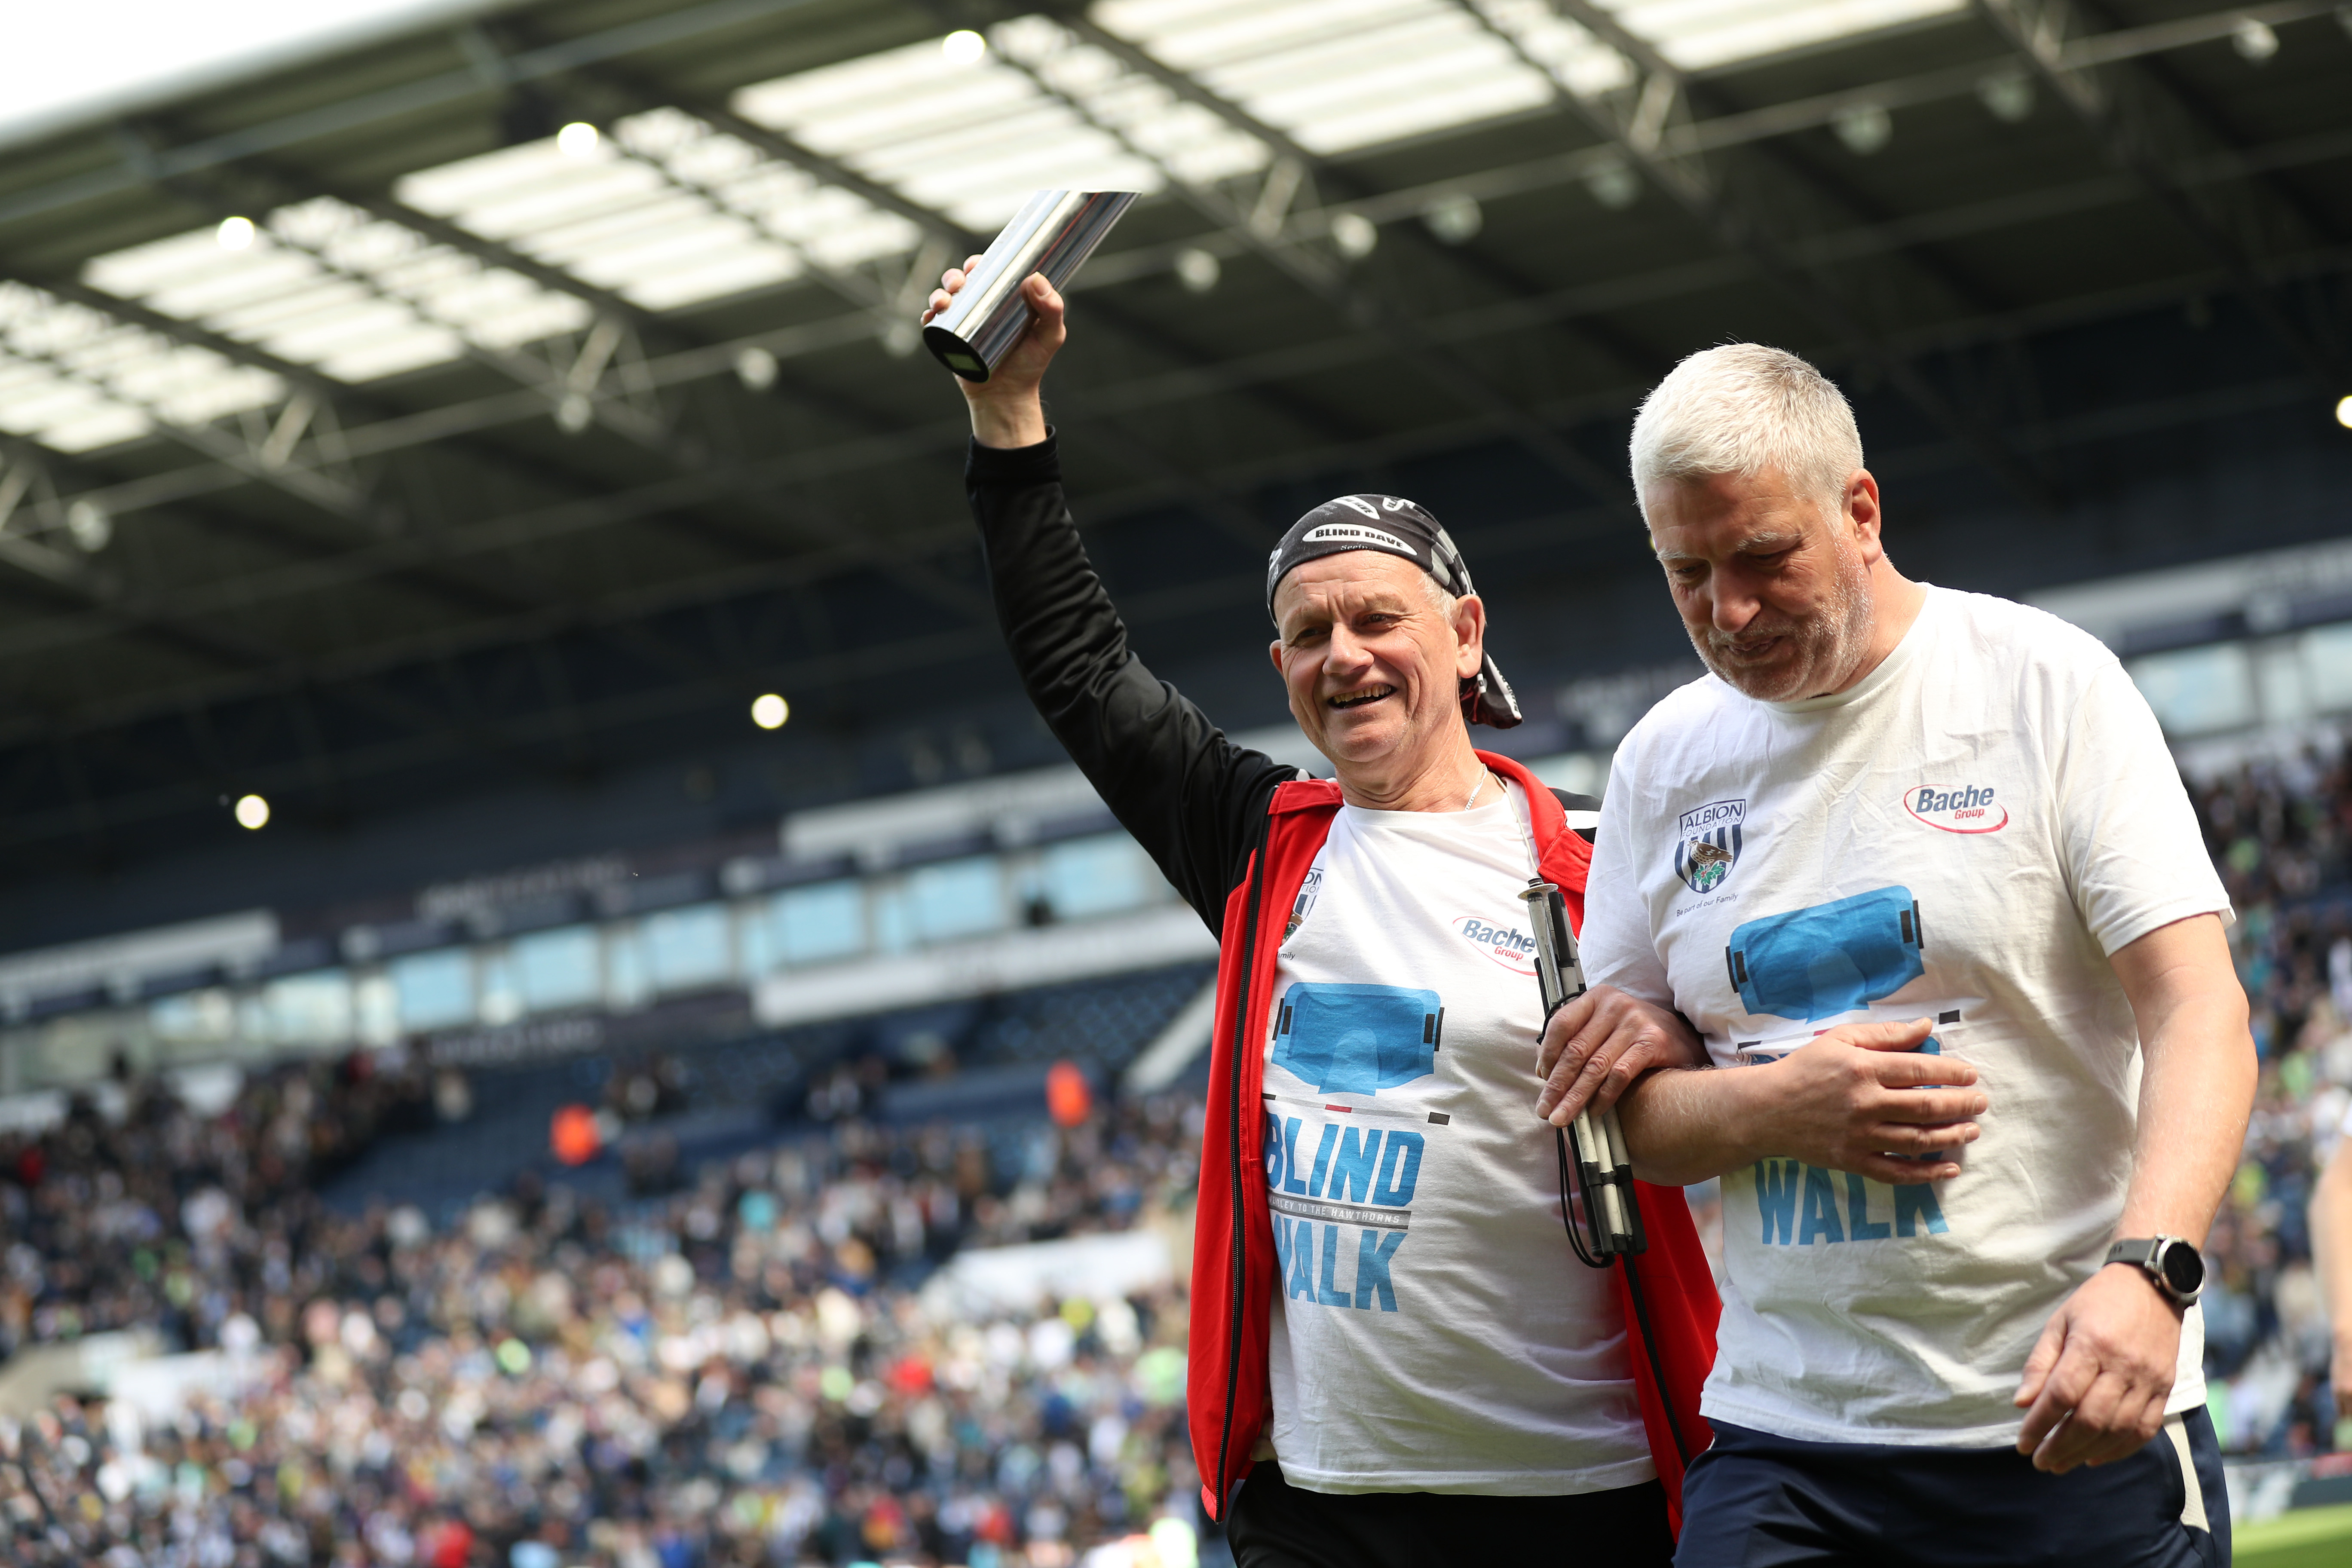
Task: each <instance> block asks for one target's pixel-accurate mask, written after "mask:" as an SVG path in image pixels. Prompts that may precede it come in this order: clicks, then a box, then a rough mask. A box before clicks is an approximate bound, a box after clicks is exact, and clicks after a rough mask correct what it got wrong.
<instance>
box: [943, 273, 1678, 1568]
mask: <svg viewBox="0 0 2352 1568" xmlns="http://www.w3.org/2000/svg"><path fill="white" fill-rule="evenodd" d="M977 259H978V258H974V261H977ZM971 265H973V263H972V262H967V263H966V264H965V266H966V267H967V268H969V267H970V266H971ZM963 281H964V273H963V271H961V270H955V271H950V272H949V273H948V274H947V275H946V276H945V278H943V279H941V282H942V287H941V288H940V290H939V291H938V292H937V293H935V294H934V295H932V297H931V301H930V303H931V309H932V310H934V311H936V310H939V309H940V308H942V307H943V306H945V305H946V304H947V302H948V301H949V300H950V299H951V298H952V297H953V295H954V293H955V291H956V290H957V289H960V288H961V287H962V285H963ZM1024 295H1025V297H1026V299H1027V301H1028V304H1029V307H1030V310H1031V311H1032V312H1033V318H1034V319H1033V321H1032V322H1031V324H1030V326H1029V328H1028V331H1027V334H1026V336H1025V337H1024V338H1023V340H1022V341H1021V342H1020V343H1019V344H1017V345H1016V346H1015V348H1014V349H1013V353H1011V355H1010V356H1009V357H1008V358H1007V359H1006V360H1005V362H1004V363H1003V365H1001V366H1000V367H998V369H997V371H996V372H995V374H992V376H991V377H990V378H989V379H988V381H986V382H985V383H982V384H972V383H970V382H959V383H958V384H959V385H960V386H961V388H962V390H963V393H964V395H965V397H966V398H967V400H968V401H969V404H970V407H971V429H972V446H971V457H970V460H969V466H968V467H967V468H966V480H967V485H968V488H969V491H970V496H971V506H972V513H973V517H974V520H975V521H977V522H978V523H979V526H980V535H981V541H982V546H983V547H984V549H985V551H986V552H987V561H988V573H989V579H990V585H991V587H992V591H993V593H994V595H995V600H996V607H997V614H998V616H999V618H1000V619H1001V620H1002V621H1003V627H1004V638H1005V645H1006V647H1007V649H1008V650H1009V651H1010V652H1011V654H1012V656H1013V663H1014V664H1015V665H1016V666H1017V667H1018V668H1019V669H1020V672H1021V677H1022V679H1023V682H1024V684H1025V685H1026V687H1027V688H1028V690H1029V694H1030V697H1031V699H1032V700H1034V702H1035V704H1036V706H1037V710H1038V712H1039V713H1040V714H1041V715H1043V716H1044V718H1045V721H1046V722H1047V723H1048V724H1049V725H1051V726H1052V728H1053V731H1054V733H1055V735H1056V736H1057V737H1058V738H1059V739H1060V740H1061V742H1062V743H1063V745H1064V746H1066V748H1067V749H1068V751H1069V753H1070V757H1071V760H1072V761H1074V762H1076V763H1077V765H1078V766H1079V767H1080V768H1081V769H1082V770H1084V771H1085V773H1086V775H1087V778H1088V779H1089V780H1091V781H1092V782H1093V784H1094V785H1095V787H1096V788H1097V790H1098V791H1100V792H1101V795H1102V797H1103V799H1104V801H1105V802H1106V803H1107V804H1108V805H1109V806H1110V808H1111V810H1112V812H1113V813H1114V814H1115V815H1116V816H1118V820H1119V822H1120V823H1121V825H1123V826H1125V827H1126V828H1127V829H1128V831H1129V832H1130V833H1132V834H1133V835H1134V836H1135V837H1136V840H1137V842H1139V844H1141V845H1142V846H1143V847H1144V848H1146V849H1147V850H1149V851H1150V854H1151V856H1152V858H1153V859H1154V860H1156V861H1157V862H1158V863H1159V865H1160V869H1161V870H1162V871H1164V872H1165V873H1166V874H1167V877H1168V879H1169V881H1170V882H1171V883H1172V884H1174V886H1175V887H1176V889H1178V890H1179V891H1180V892H1181V893H1182V894H1183V896H1184V898H1185V899H1186V900H1188V901H1189V902H1190V903H1191V904H1192V907H1193V909H1194V910H1197V911H1198V912H1199V913H1200V915H1201V917H1202V920H1203V921H1206V922H1207V924H1208V926H1209V929H1210V930H1211V931H1213V932H1214V933H1215V935H1216V937H1217V941H1218V946H1219V953H1220V956H1219V961H1218V973H1217V995H1216V1025H1215V1033H1214V1035H1213V1044H1212V1047H1211V1054H1210V1066H1209V1096H1208V1104H1207V1108H1206V1109H1207V1112H1208V1116H1207V1122H1206V1125H1205V1127H1204V1128H1203V1131H1202V1142H1201V1184H1200V1190H1199V1199H1198V1205H1197V1209H1196V1213H1195V1215H1194V1222H1193V1266H1192V1278H1191V1280H1190V1287H1191V1293H1192V1337H1191V1342H1190V1343H1189V1345H1188V1346H1187V1356H1188V1359H1189V1363H1190V1369H1191V1370H1190V1373H1189V1378H1188V1385H1187V1394H1186V1401H1185V1403H1186V1412H1185V1414H1186V1417H1187V1420H1188V1422H1189V1424H1190V1426H1191V1427H1192V1453H1193V1457H1194V1459H1195V1460H1196V1462H1197V1463H1198V1465H1199V1468H1200V1475H1201V1482H1202V1504H1203V1506H1204V1507H1205V1508H1206V1509H1207V1510H1208V1512H1209V1514H1210V1516H1211V1517H1212V1518H1214V1519H1216V1520H1218V1521H1222V1522H1223V1523H1224V1525H1225V1526H1226V1534H1227V1539H1228V1540H1229V1542H1231V1543H1232V1545H1233V1548H1234V1554H1235V1556H1236V1558H1237V1560H1238V1562H1239V1563H1240V1565H1241V1568H1450V1565H1451V1564H1454V1563H1464V1562H1481V1563H1484V1562H1495V1563H1547V1562H1549V1563H1565V1562H1584V1561H1590V1562H1593V1563H1609V1564H1611V1565H1612V1568H1637V1565H1640V1564H1645V1563H1654V1564H1658V1565H1660V1568H1663V1565H1664V1563H1666V1561H1667V1559H1668V1556H1669V1555H1670V1553H1671V1552H1672V1550H1673V1536H1672V1529H1673V1521H1674V1520H1675V1517H1676V1511H1677V1510H1678V1508H1679V1503H1680V1497H1681V1493H1680V1481H1681V1476H1682V1466H1683V1457H1684V1455H1685V1452H1687V1451H1691V1450H1693V1449H1695V1448H1696V1447H1697V1446H1699V1445H1701V1444H1703V1443H1704V1442H1705V1440H1706V1437H1705V1428H1704V1426H1702V1424H1701V1423H1700V1422H1699V1420H1698V1412H1697V1409H1696V1396H1697V1392H1698V1385H1699V1383H1700V1381H1701V1380H1702V1379H1703V1378H1704V1376H1705V1368H1706V1360H1707V1356H1708V1353H1709V1351H1710V1349H1711V1341H1710V1331H1711V1329H1712V1327H1713V1322H1714V1311H1715V1292H1714V1288H1713V1286H1712V1284H1711V1283H1710V1281H1709V1279H1708V1278H1707V1268H1706V1255H1705V1254H1704V1253H1703V1252H1702V1251H1701V1250H1700V1249H1699V1247H1698V1241H1697V1236H1696V1232H1695V1231H1694V1229H1693V1228H1692V1226H1691V1223H1690V1215H1689V1212H1688V1210H1687V1209H1686V1208H1685V1206H1684V1204H1683V1199H1682V1194H1680V1193H1678V1192H1675V1191H1672V1190H1668V1191H1664V1192H1661V1191H1657V1190H1655V1189H1650V1188H1641V1187H1638V1186H1637V1188H1636V1193H1637V1198H1636V1201H1637V1202H1638V1203H1639V1205H1641V1208H1642V1211H1643V1215H1644V1216H1645V1218H1646V1221H1647V1227H1648V1237H1649V1243H1650V1246H1649V1250H1648V1251H1647V1252H1646V1253H1644V1254H1643V1255H1642V1256H1640V1257H1638V1258H1626V1259H1624V1260H1623V1265H1622V1267H1618V1268H1611V1269H1610V1270H1609V1271H1608V1272H1606V1273H1601V1272H1599V1271H1596V1270H1592V1269H1588V1268H1585V1267H1583V1266H1582V1265H1580V1263H1579V1262H1578V1261H1577V1258H1576V1257H1575V1256H1574V1253H1573V1250H1572V1247H1571V1244H1570V1238H1569V1236H1568V1234H1567V1232H1566V1230H1565V1227H1564V1224H1563V1221H1564V1218H1565V1216H1564V1215H1563V1213H1562V1203H1563V1198H1562V1195H1561V1193H1560V1189H1559V1167H1558V1165H1557V1163H1556V1158H1557V1156H1556V1154H1555V1147H1556V1145H1555V1142H1554V1139H1553V1138H1552V1136H1551V1135H1550V1133H1549V1130H1547V1129H1546V1128H1545V1127H1544V1126H1543V1125H1542V1124H1541V1123H1540V1122H1539V1121H1537V1120H1535V1118H1533V1117H1532V1116H1530V1115H1529V1114H1528V1105H1529V1102H1530V1100H1532V1099H1533V1098H1534V1097H1535V1093H1536V1089H1537V1085H1536V1080H1535V1077H1534V1069H1535V1068H1536V1061H1537V1054H1538V1040H1539V1037H1545V1036H1546V1022H1547V1020H1546V1016H1545V1014H1544V1012H1543V1008H1542V1005H1541V998H1540V995H1539V993H1538V988H1537V983H1536V973H1535V964H1534V962H1533V957H1534V952H1535V944H1534V940H1533V938H1532V937H1531V936H1530V935H1529V934H1528V933H1529V931H1530V930H1531V929H1532V927H1531V922H1530V921H1529V920H1528V906H1527V904H1526V903H1525V902H1523V901H1522V895H1523V894H1525V893H1526V891H1527V890H1528V883H1529V880H1530V879H1531V878H1534V877H1536V876H1538V875H1540V876H1542V877H1543V878H1545V879H1548V880H1549V881H1550V882H1551V883H1553V884H1554V885H1556V886H1557V887H1559V888H1560V889H1562V890H1563V891H1564V892H1565V894H1566V899H1567V902H1568V905H1569V908H1570V914H1571V916H1572V917H1580V916H1581V913H1582V905H1583V883H1584V868H1585V866H1586V864H1587V861H1588V859H1589V858H1590V852H1591V851H1590V845H1589V843H1588V841H1587V840H1586V839H1585V838H1584V837H1581V836H1580V832H1579V826H1580V825H1577V824H1572V823H1571V822H1570V820H1569V818H1568V816H1567V812H1566V810H1565V809H1563V808H1564V807H1565V806H1567V805H1569V804H1570V803H1568V802H1566V801H1564V800H1562V799H1559V798H1557V797H1555V796H1554V795H1553V794H1552V792H1550V791H1549V790H1548V789H1546V788H1545V787H1544V786H1543V785H1542V784H1540V783H1539V782H1538V781H1537V780H1536V779H1535V778H1534V777H1533V776H1532V775H1531V774H1529V773H1528V772H1527V770H1526V769H1525V768H1523V767H1521V766H1520V765H1519V764H1518V763H1515V762H1513V761H1512V760H1511V759H1510V758H1508V757H1506V756H1503V755H1500V754H1499V753H1496V752H1484V751H1479V750H1477V749H1476V748H1475V746H1473V744H1472V743H1471V738H1470V731H1469V726H1470V725H1471V724H1473V723H1476V724H1482V725H1486V726H1489V727H1491V728H1495V729H1503V728H1507V727H1508V726H1510V725H1513V724H1516V723H1517V722H1518V721H1519V715H1518V710H1517V703H1516V701H1515V700H1514V699H1513V697H1512V696H1511V690H1510V688H1509V686H1507V684H1506V683H1505V682H1504V680H1503V678H1502V674H1501V672H1500V671H1499V670H1498V669H1497V668H1496V665H1495V661H1494V659H1493V658H1492V657H1491V656H1490V655H1489V654H1488V653H1487V652H1486V605H1485V604H1484V603H1483V601H1481V600H1480V599H1479V598H1478V597H1477V595H1476V591H1475V589H1474V588H1473V587H1472V585H1471V582H1470V574H1469V571H1468V569H1467V567H1466V566H1465V564H1464V563H1463V560H1462V555H1461V552H1460V551H1459V550H1457V549H1456V548H1455V546H1454V541H1453V539H1452V538H1451V536H1450V535H1448V533H1447V532H1446V531H1445V530H1444V528H1443V527H1441V526H1439V524H1438V521H1437V520H1436V519H1435V518H1434V517H1433V516H1432V515H1430V513H1429V512H1428V511H1427V510H1424V509H1423V508H1422V507H1420V506H1418V505H1416V504H1415V503H1413V502H1412V501H1410V500H1406V499H1405V498H1403V497H1402V496H1394V495H1381V494H1372V495H1352V496H1340V497H1337V498H1335V499H1334V500H1328V501H1326V502H1325V503H1324V504H1323V505H1321V506H1319V507H1317V508H1316V509H1315V510H1312V511H1310V512H1308V513H1307V515H1306V516H1305V517H1302V518H1300V519H1299V520H1298V521H1297V522H1296V523H1294V524H1293V525H1292V526H1291V527H1290V529H1289V530H1288V531H1286V533H1285V534H1284V535H1283V536H1282V539H1281V542H1279V543H1278V544H1277V545H1276V548H1275V550H1274V551H1273V552H1272V553H1271V555H1270V557H1269V558H1268V561H1267V563H1266V571H1265V605H1266V609H1267V612H1268V614H1269V615H1270V616H1271V617H1272V618H1273V620H1274V622H1275V630H1276V637H1275V638H1274V640H1273V641H1272V643H1271V644H1270V645H1268V647H1267V649H1266V652H1267V656H1268V658H1269V660H1270V662H1271V663H1272V664H1273V666H1274V668H1275V669H1276V671H1277V672H1278V673H1279V675H1280V677H1281V679H1282V681H1283V684H1284V686H1285V688H1286V689H1287V691H1288V693H1289V699H1290V710H1291V713H1292V715H1293V716H1294V717H1295V718H1296V719H1297V721H1298V724H1299V728H1300V729H1301V730H1302V731H1304V732H1305V734H1306V736H1307V739H1308V740H1309V741H1310V742H1313V743H1314V745H1315V747H1316V749H1317V750H1318V751H1319V752H1322V754H1323V755H1324V756H1326V757H1328V759H1330V762H1331V766H1332V771H1333V773H1335V774H1336V775H1337V777H1336V778H1334V779H1314V778H1307V777H1304V776H1302V775H1301V774H1300V773H1299V772H1298V770H1297V769H1295V768H1291V767H1288V766H1286V765H1284V764H1282V763H1276V761H1275V760H1274V759H1273V758H1271V757H1268V756H1266V755H1265V754H1264V753H1262V752H1255V751H1251V750H1249V749H1247V748H1244V747H1241V746H1236V745H1234V744H1233V743H1232V742H1229V741H1227V740H1226V739H1225V737H1224V736H1223V735H1222V734H1220V733H1219V732H1218V731H1217V729H1216V727H1215V726H1214V725H1213V724H1212V723H1211V722H1210V721H1209V719H1208V716H1207V715H1206V714H1204V713H1202V711H1201V710H1200V709H1198V708H1196V707H1194V706H1193V705H1192V703H1191V702H1189V701H1187V700H1185V699H1184V698H1183V697H1182V696H1181V695H1180V694H1179V693H1178V692H1177V691H1176V690H1175V689H1173V688H1172V687H1170V686H1168V685H1166V684H1164V683H1163V682H1161V681H1160V680H1159V679H1156V678H1155V677H1153V675H1152V674H1151V672H1150V670H1149V669H1147V668H1144V666H1143V663H1142V661H1141V660H1140V659H1139V658H1137V657H1136V656H1135V654H1134V652H1133V651H1132V650H1131V649H1130V648H1129V646H1128V636H1127V627H1126V626H1124V625H1123V624H1122V623H1121V621H1120V619H1119V616H1118V611H1117V609H1116V608H1115V607H1114V606H1113V605H1112V603H1111V599H1110V595H1108V593H1107V592H1106V591H1105V589H1104V587H1103V584H1102V581H1101V579H1100V578H1098V577H1097V576H1096V574H1095V571H1094V568H1093V566H1092V565H1091V564H1090V563H1088V561H1087V552H1086V549H1085V546H1084V545H1083V544H1082V543H1081V542H1080V541H1079V537H1078V531H1077V527H1076V524H1075V523H1074V522H1073V521H1072V520H1071V517H1070V510H1069V507H1068V504H1067V503H1066V500H1065V499H1064V497H1063V492H1062V484H1061V472H1060V466H1059V458H1058V455H1057V452H1056V447H1055V438H1054V434H1053V432H1052V431H1051V430H1050V429H1049V428H1048V427H1047V426H1046V424H1045V408H1044V405H1043V404H1042V403H1041V402H1040V399H1039V391H1038V385H1039V381H1040V379H1041V378H1042V377H1043V376H1044V374H1045V367H1046V365H1047V363H1049V362H1050V361H1051V360H1052V358H1053V356H1054V354H1055V351H1056V350H1057V349H1059V348H1060V346H1061V344H1062V342H1063V340H1064V336H1065V331H1066V329H1065V326H1064V318H1063V305H1062V300H1061V297H1060V296H1059V295H1058V294H1057V293H1055V290H1054V289H1053V288H1052V287H1051V286H1050V285H1048V284H1047V282H1046V281H1045V279H1044V278H1042V277H1034V276H1033V277H1031V278H1029V279H1026V281H1025V283H1024ZM928 319H929V318H928V317H926V320H928ZM1581 804H1585V805H1589V804H1590V803H1581ZM1550 1025H1551V1028H1550V1032H1549V1037H1551V1038H1553V1039H1555V1040H1556V1041H1562V1042H1564V1041H1566V1040H1569V1039H1576V1040H1590V1041H1591V1042H1594V1043H1595V1046H1596V1048H1595V1049H1594V1050H1593V1051H1592V1053H1591V1055H1592V1056H1593V1057H1595V1058H1601V1059H1604V1060H1605V1061H1606V1063H1607V1064H1608V1067H1609V1070H1611V1071H1613V1072H1614V1073H1615V1074H1616V1075H1617V1076H1618V1077H1619V1078H1620V1079H1622V1080H1624V1081H1631V1079H1632V1078H1633V1076H1634V1075H1635V1074H1636V1073H1637V1072H1638V1071H1639V1070H1640V1069H1641V1068H1643V1067H1646V1066H1651V1065H1656V1064H1658V1063H1660V1062H1663V1061H1666V1060H1679V1061H1687V1060H1689V1059H1691V1058H1692V1057H1693V1056H1694V1055H1695V1054H1696V1041H1695V1040H1693V1039H1692V1038H1691V1037H1689V1034H1688V1031H1687V1030H1686V1029H1685V1027H1684V1026H1682V1025H1681V1023H1680V1022H1679V1021H1678V1020H1676V1019H1675V1018H1673V1016H1671V1015H1669V1014H1666V1013H1664V1012H1662V1011H1661V1010H1659V1009H1656V1008H1654V1007H1651V1006H1649V1005H1646V1004H1643V1003H1638V1002H1633V1001H1632V1000H1631V999H1629V998H1626V997H1624V996H1622V995H1621V994H1614V993H1611V994H1589V995H1587V996H1585V997H1582V998H1580V999H1578V1000H1577V1001H1575V1002H1572V1003H1570V1004H1569V1005H1566V1006H1564V1007H1562V1008H1561V1009H1560V1010H1559V1013H1558V1014H1556V1015H1553V1016H1552V1017H1551V1019H1550ZM1577 1054H1578V1056H1579V1058H1580V1059H1581V1058H1582V1057H1583V1055H1584V1052H1583V1049H1582V1047H1579V1048H1578V1052H1577ZM1596 1076H1598V1077H1606V1076H1608V1074H1607V1073H1606V1072H1604V1073H1601V1074H1598V1075H1596ZM1578 1089H1580V1091H1582V1092H1591V1091H1593V1089H1594V1086H1593V1085H1591V1084H1583V1085H1580V1086H1578ZM1614 1094H1615V1087H1614V1086H1613V1085H1612V1086H1605V1087H1602V1088H1601V1089H1600V1090H1599V1093H1598V1098H1597V1100H1596V1101H1595V1102H1596V1103H1603V1104H1605V1103H1606V1102H1607V1101H1608V1100H1610V1099H1611V1098H1613V1096H1614ZM1686 1445H1687V1447H1686Z"/></svg>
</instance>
